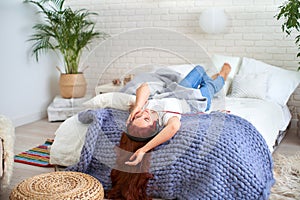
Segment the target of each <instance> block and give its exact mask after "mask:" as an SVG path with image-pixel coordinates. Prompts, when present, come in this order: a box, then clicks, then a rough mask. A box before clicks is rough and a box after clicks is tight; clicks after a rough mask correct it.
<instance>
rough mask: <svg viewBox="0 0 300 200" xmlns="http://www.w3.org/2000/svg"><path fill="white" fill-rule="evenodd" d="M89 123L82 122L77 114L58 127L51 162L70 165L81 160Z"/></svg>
mask: <svg viewBox="0 0 300 200" xmlns="http://www.w3.org/2000/svg"><path fill="white" fill-rule="evenodd" d="M88 125H89V124H83V123H81V122H80V121H79V120H78V115H77V114H76V115H74V116H72V117H70V118H68V119H67V120H66V121H64V122H63V123H62V124H61V125H60V126H59V127H58V129H57V130H56V131H55V140H54V142H53V144H52V145H51V148H50V161H49V162H50V164H53V165H61V166H70V165H74V164H76V163H77V162H79V158H80V153H81V150H82V147H83V144H84V141H85V135H86V132H87V129H88Z"/></svg>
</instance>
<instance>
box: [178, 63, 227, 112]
mask: <svg viewBox="0 0 300 200" xmlns="http://www.w3.org/2000/svg"><path fill="white" fill-rule="evenodd" d="M224 84H225V81H224V78H223V77H222V76H218V77H217V78H216V79H214V80H213V79H211V78H210V77H209V76H208V75H207V74H206V72H205V70H204V69H203V67H201V66H200V65H197V66H196V67H195V68H194V69H193V70H192V71H190V73H188V75H186V77H185V78H184V79H182V81H181V82H180V83H179V85H182V86H184V87H189V88H195V89H198V88H200V91H201V94H202V96H204V97H206V98H207V107H206V111H207V110H209V108H210V106H211V100H212V98H213V97H214V94H216V93H217V92H219V91H220V90H221V89H222V87H223V86H224Z"/></svg>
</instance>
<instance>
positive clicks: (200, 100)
mask: <svg viewBox="0 0 300 200" xmlns="http://www.w3.org/2000/svg"><path fill="white" fill-rule="evenodd" d="M230 71H231V67H230V65H229V64H228V63H224V65H223V67H222V69H221V71H220V72H219V73H218V74H215V75H214V76H212V78H210V77H209V76H208V75H207V74H206V72H205V70H204V69H203V68H202V67H201V66H196V67H195V68H194V69H193V70H192V71H191V72H190V73H189V74H188V75H187V76H186V77H185V78H184V79H183V80H182V81H181V82H180V83H179V85H177V86H176V88H173V89H172V95H173V96H170V95H169V96H168V98H161V99H151V100H148V99H149V96H150V88H151V87H152V86H151V85H150V84H147V83H143V84H142V85H141V86H140V87H139V88H138V89H137V90H136V102H135V104H134V106H133V109H132V110H131V113H130V115H129V117H128V121H127V132H126V135H127V136H128V137H129V138H130V139H131V140H133V141H137V142H147V143H146V145H144V146H143V147H141V148H139V149H138V150H137V151H135V153H134V154H133V155H132V156H131V157H130V161H127V162H126V163H125V164H127V165H137V164H138V163H140V162H141V161H142V159H143V157H144V155H145V153H147V152H148V151H150V150H151V149H154V148H155V147H157V146H158V145H160V144H162V143H164V142H166V141H168V140H169V139H171V138H172V137H173V136H174V135H175V133H176V132H177V131H178V130H179V128H180V118H181V113H188V112H191V108H193V109H195V110H197V112H204V111H207V110H208V109H209V108H210V105H211V101H212V98H213V96H214V94H216V93H217V92H218V91H220V90H221V89H222V87H223V86H224V82H225V80H226V79H227V76H228V74H229V73H230ZM189 88H194V89H197V90H193V92H196V94H195V93H193V94H191V93H189V91H188V89H189ZM198 88H199V89H198ZM197 92H198V94H197ZM182 94H183V95H189V94H190V95H195V96H196V98H195V97H192V98H191V97H189V99H195V101H189V102H187V101H185V100H183V99H180V98H176V97H178V96H181V95H182ZM170 97H173V98H170ZM191 104H193V105H191ZM160 127H163V128H162V129H161V128H160Z"/></svg>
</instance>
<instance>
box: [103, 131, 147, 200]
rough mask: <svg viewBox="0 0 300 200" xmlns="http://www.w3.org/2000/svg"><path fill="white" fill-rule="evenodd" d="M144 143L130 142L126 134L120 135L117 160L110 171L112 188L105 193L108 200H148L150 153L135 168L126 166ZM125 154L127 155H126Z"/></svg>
mask: <svg viewBox="0 0 300 200" xmlns="http://www.w3.org/2000/svg"><path fill="white" fill-rule="evenodd" d="M145 144H146V142H136V141H132V140H130V139H129V138H128V137H127V136H126V134H124V133H123V134H122V137H121V141H120V145H119V148H116V153H117V160H116V168H115V169H112V171H111V174H110V176H111V182H112V188H111V189H110V190H109V191H107V197H106V198H109V199H124V200H125V199H126V200H149V199H151V198H150V197H148V195H147V184H148V181H149V179H151V178H153V175H152V174H150V173H149V172H148V171H149V167H150V153H146V154H145V156H144V158H143V160H142V161H141V162H140V163H139V164H137V165H136V166H129V165H126V164H125V162H126V161H128V160H129V158H130V156H131V155H132V154H129V153H128V152H135V151H136V150H138V149H139V148H141V147H142V146H144V145H145ZM126 152H127V153H126Z"/></svg>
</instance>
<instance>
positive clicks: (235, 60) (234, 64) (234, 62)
mask: <svg viewBox="0 0 300 200" xmlns="http://www.w3.org/2000/svg"><path fill="white" fill-rule="evenodd" d="M212 63H213V64H214V65H215V67H216V68H217V70H218V71H220V70H221V68H222V67H223V64H224V63H228V64H230V66H231V72H230V73H229V75H228V78H227V80H226V81H225V85H224V92H225V95H227V93H228V91H229V89H230V86H231V83H232V80H233V78H234V76H235V75H236V74H237V72H238V71H239V68H240V63H241V58H240V57H233V56H224V55H217V54H216V55H213V56H212Z"/></svg>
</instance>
